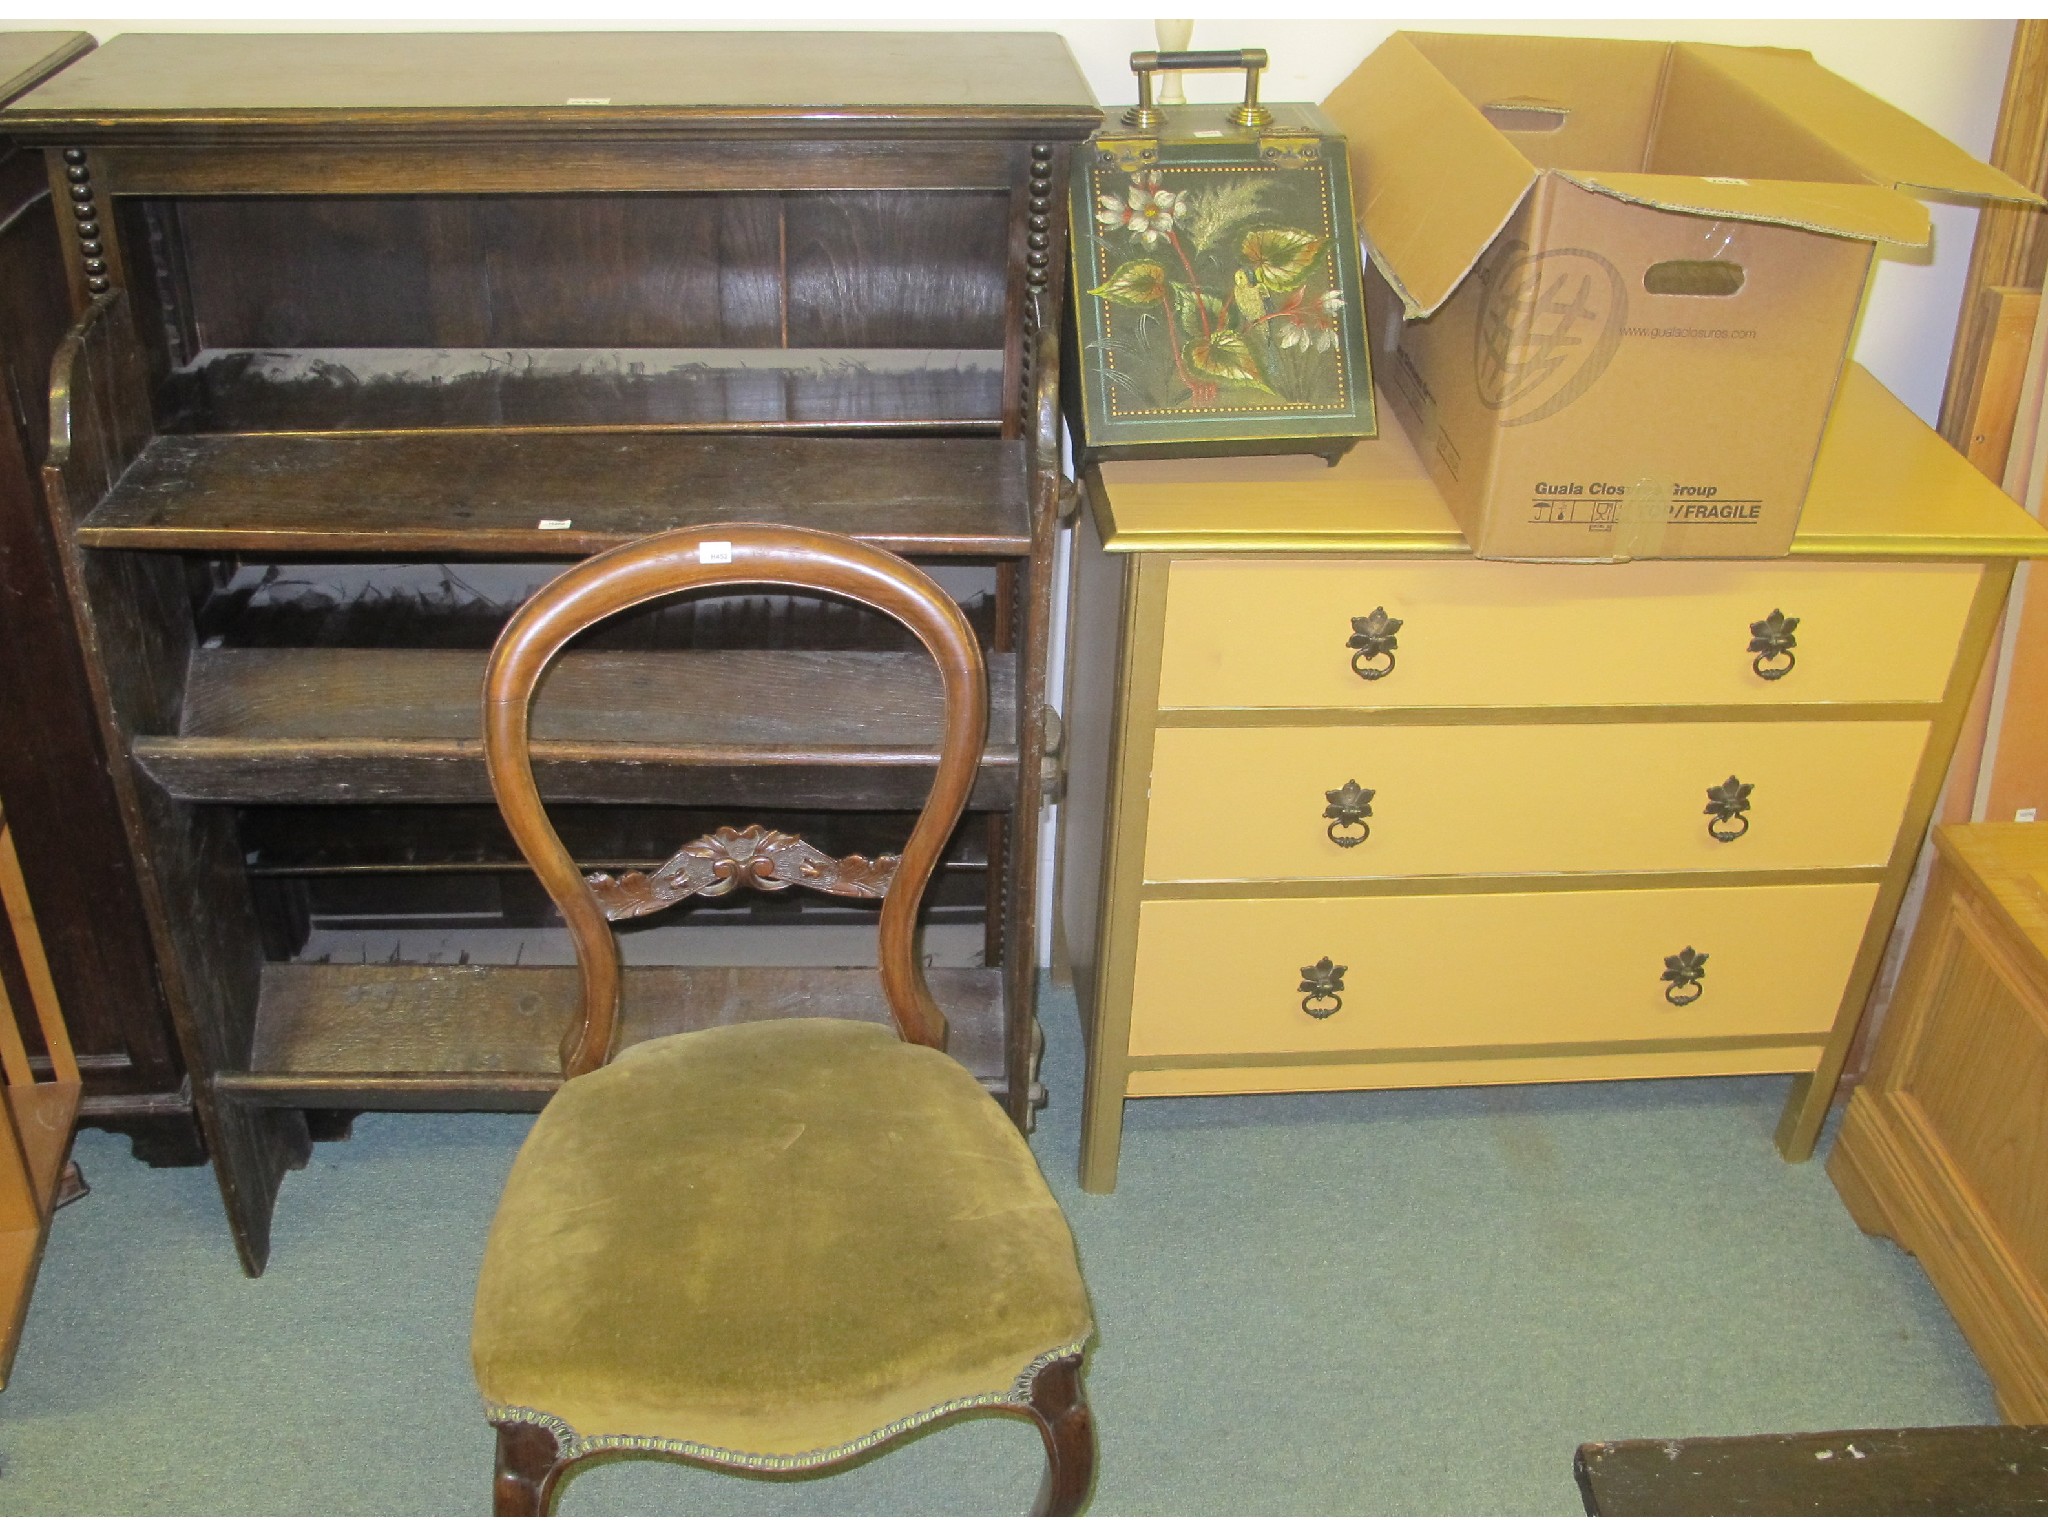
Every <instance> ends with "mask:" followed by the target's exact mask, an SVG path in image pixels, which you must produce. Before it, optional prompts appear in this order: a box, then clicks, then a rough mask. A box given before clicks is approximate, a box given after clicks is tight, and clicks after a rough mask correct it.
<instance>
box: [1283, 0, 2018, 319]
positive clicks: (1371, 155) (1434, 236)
mask: <svg viewBox="0 0 2048 1536" xmlns="http://www.w3.org/2000/svg"><path fill="white" fill-rule="evenodd" d="M1323 109H1324V110H1325V111H1326V112H1327V113H1329V115H1330V116H1331V117H1332V118H1333V119H1334V120H1335V121H1336V123H1337V126H1338V127H1339V128H1340V129H1342V130H1343V132H1344V133H1345V134H1346V136H1347V137H1348V139H1349V142H1350V153H1351V159H1352V170H1353V179H1354V181H1355V183H1356V184H1357V186H1358V188H1359V191H1360V194H1361V196H1360V202H1359V222H1360V225H1361V226H1362V227H1363V228H1364V229H1365V230H1366V231H1367V239H1368V243H1369V245H1370V248H1371V253H1372V257H1373V260H1374V262H1375V263H1376V264H1377V265H1378V266H1379V268H1380V270H1381V272H1382V273H1383V274H1384V275H1385V276H1386V278H1387V280H1388V281H1389V283H1390V284H1391V285H1392V286H1393V288H1394V291H1395V292H1396V293H1397V294H1399V295H1400V297H1401V300H1402V303H1403V306H1404V308H1405V309H1406V311H1407V313H1408V316H1409V318H1411V319H1413V318H1418V317H1420V316H1424V315H1428V314H1430V313H1432V312H1434V311H1435V310H1436V309H1437V308H1438V307H1439V306H1440V305H1441V304H1442V303H1443V302H1444V300H1445V299H1447V298H1449V297H1450V295H1451V293H1452V291H1453V290H1454V289H1456V287H1457V286H1458V284H1459V283H1460V282H1461V281H1462V280H1463V279H1464V277H1465V274H1466V273H1467V272H1469V271H1470V270H1471V269H1472V266H1473V264H1474V263H1475V262H1477V261H1478V260H1479V258H1480V257H1481V256H1482V255H1483V254H1484V253H1485V251H1486V249H1487V247H1488V246H1490V245H1491V244H1492V243H1493V240H1494V237H1495V236H1496V235H1498V234H1499V233H1500V231H1501V229H1502V228H1503V227H1504V226H1505V225H1506V224H1507V222H1508V220H1509V219H1510V218H1512V217H1513V216H1514V213H1515V210H1516V209H1517V208H1519V207H1520V206H1521V204H1522V201H1523V199H1524V198H1526V197H1527V196H1528V195H1529V193H1530V190H1531V189H1532V188H1533V187H1535V185H1536V184H1537V182H1538V181H1539V180H1540V179H1541V178H1542V177H1543V175H1544V174H1546V173H1553V174H1555V175H1557V176H1559V177H1560V178H1561V179H1564V180H1568V181H1571V182H1572V183H1574V184H1575V185H1578V186H1581V187H1584V188H1586V189H1587V190H1588V191H1592V192H1596V193H1599V194H1601V195H1603V196H1607V197H1613V198H1616V199H1618V200H1620V201H1623V202H1629V203H1639V204H1644V205H1647V206H1649V207H1653V208H1659V209H1664V210H1667V211H1671V212H1677V213H1693V214H1702V215H1706V216H1708V217H1713V218H1728V219H1741V220H1747V221H1751V222H1757V223H1767V224H1784V225H1790V226H1793V227H1795V228H1799V229H1809V230H1813V231H1815V232H1816V233H1820V234H1825V235H1836V236H1842V237H1845V238H1848V239H1856V240H1883V241H1888V242H1892V243H1896V244H1901V245H1924V244H1925V243H1926V242H1927V240H1928V238H1929V229H1930V226H1929V220H1928V217H1927V211H1926V209H1925V208H1923V207H1922V206H1921V205H1920V204H1919V203H1918V202H1917V201H1916V200H1915V199H1914V198H1912V197H1909V196H1907V195H1906V194H1905V193H1903V192H1901V191H1899V190H1898V189H1899V188H1901V187H1911V188H1913V189H1915V190H1919V191H1933V192H1942V193H1948V194H1952V195H1956V196H1961V197H1971V198H1996V199H2001V200H2007V201H2013V202H2029V203H2036V204H2038V203H2040V202H2041V199H2040V198H2038V197H2036V196H2035V195H2034V194H2033V193H2032V192H2030V191H2028V190H2027V189H2026V188H2025V187H2023V186H2021V185H2020V184H2019V183H2018V182H2016V181H2014V180H2013V179H2012V178H2011V177H2009V176H2006V175H2004V174H2003V173H2002V172H1999V171H1996V170H1994V169H1992V168H1991V167H1990V166H1987V165H1984V164H1981V163H1980V162H1978V161H1977V160H1975V159H1973V158H1972V157H1971V156H1969V155H1967V154H1965V153H1964V152H1963V151H1962V150H1960V149H1958V148H1957V147H1956V146H1955V145H1953V144H1951V143H1950V142H1949V141H1948V140H1946V139H1944V138H1942V137H1941V135H1939V134H1937V133H1935V132H1934V131H1933V130H1931V129H1929V128H1926V127H1924V126H1922V125H1921V124H1920V123H1917V122H1915V121H1914V120H1913V119H1912V118H1911V117H1909V116H1907V115H1906V114H1905V113H1904V112H1901V111H1899V110H1898V109H1897V108H1896V107H1893V106H1891V105H1889V104H1887V103H1885V102H1882V101H1879V100H1878V99H1877V98H1876V97H1874V96H1871V95H1870V94H1869V93H1867V92H1865V91H1863V90H1861V89H1859V88H1858V87H1856V86H1854V85H1852V84H1850V83H1849V82H1848V81H1846V80H1844V79H1842V78H1841V77H1840V76H1839V75H1835V74H1831V73H1830V72H1829V71H1827V70H1825V69H1823V68H1821V67H1820V65H1818V64H1816V63H1815V62H1814V60H1813V56H1812V55H1811V54H1808V53H1804V52H1799V51H1797V50H1792V49H1783V48H1732V47H1726V46H1722V45H1718V44H1702V43H1651V42H1634V41H1621V40H1613V39H1590V38H1535V37H1483V36H1476V35H1467V34H1457V33H1411V32H1404V33H1396V34H1395V35H1394V36H1393V37H1391V38H1389V39H1388V40H1387V41H1386V42H1385V43H1384V44H1382V45H1381V46H1380V47H1379V48H1378V49H1376V50H1375V51H1374V52H1373V54H1372V56H1371V57H1370V58H1368V59H1367V60H1366V61H1365V62H1364V63H1363V64H1361V65H1360V66H1359V67H1358V68H1357V69H1356V70H1354V71H1353V72H1352V74H1351V75H1350V76H1349V78H1347V79H1346V80H1345V81H1344V83H1343V84H1342V85H1340V86H1338V88H1337V89H1336V90H1335V91H1334V92H1332V93H1331V95H1330V96H1329V98H1328V99H1327V100H1326V101H1324V103H1323Z"/></svg>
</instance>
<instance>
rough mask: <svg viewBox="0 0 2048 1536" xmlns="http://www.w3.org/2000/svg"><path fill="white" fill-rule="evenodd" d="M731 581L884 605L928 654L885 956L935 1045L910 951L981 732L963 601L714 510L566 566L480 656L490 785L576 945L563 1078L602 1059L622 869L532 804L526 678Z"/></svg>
mask: <svg viewBox="0 0 2048 1536" xmlns="http://www.w3.org/2000/svg"><path fill="white" fill-rule="evenodd" d="M740 586H745V587H759V586H773V587H789V588H795V589H798V590H802V591H808V592H814V593H820V594H823V595H826V596H832V597H841V598H847V599H850V600H852V601H854V602H857V603H863V604H866V605H867V606H868V607H871V608H876V609H879V610H880V611H882V612H883V613H886V614H888V615H889V616H890V617H892V618H894V619H896V620H897V621H898V622H900V623H902V624H903V625H904V626H905V627H906V628H908V629H909V630H910V631H911V633H912V634H914V635H916V636H917V638H918V640H919V641H920V642H921V643H922V644H923V646H924V648H925V650H926V651H928V652H929V653H930V654H931V657H932V660H933V661H935V662H936V663H937V664H938V669H939V677H940V680H941V682H942V684H943V686H944V693H945V716H944V722H943V729H942V733H941V737H940V746H939V759H938V768H937V772H936V774H935V775H934V778H933V781H932V787H931V790H930V792H929V794H928V795H927V797H926V799H925V803H924V808H923V810H922V812H921V813H920V814H919V816H918V819H917V823H916V825H915V826H914V827H913V828H912V830H911V834H910V840H909V841H908V842H907V843H905V844H904V847H903V852H902V855H901V858H900V861H898V862H897V863H896V864H895V868H894V872H893V874H891V875H888V877H887V880H886V885H887V889H886V894H884V895H883V897H882V913H881V934H880V948H881V954H880V960H881V982H882V994H883V996H884V997H885V998H886V999H887V1001H888V1005H889V1012H890V1014H891V1016H892V1018H893V1019H894V1021H895V1025H896V1032H897V1034H898V1035H899V1036H901V1037H902V1038H903V1039H905V1040H908V1041H910V1042H912V1043H914V1044H918V1045H929V1046H933V1047H935V1048H939V1049H943V1048H944V1046H945V1041H946V1019H945V1015H944V1014H942V1013H941V1012H940V1011H939V1007H938V1004H937V1003H936V1002H934V1001H933V999H932V995H931V990H930V988H929V987H927V986H926V984H925V979H924V973H923V970H922V968H921V967H920V966H919V965H918V963H917V955H916V949H915V940H916V927H917V909H918V906H919V904H920V903H921V902H922V901H923V898H924V890H925V885H926V882H928V881H929V880H930V878H931V875H932V871H933V870H934V869H935V868H936V867H937V865H938V861H939V855H940V852H941V851H942V850H943V849H944V847H945V845H946V841H947V839H948V838H950V837H951V836H952V833H953V828H954V827H955V825H957V824H958V822H959V820H960V814H961V812H962V811H963V810H964V809H965V808H966V805H967V797H968V792H969V790H970V789H971V788H972V787H973V783H974V776H975V772H976V770H977V769H978V768H979V766H980V762H981V752H982V746H983V744H984V742H985V741H986V739H987V736H988V680H987V676H986V673H985V671H984V668H983V664H982V657H981V647H980V645H979V643H978V642H977V641H976V639H975V636H974V631H973V629H972V628H971V627H970V626H969V624H968V622H967V618H966V615H964V614H963V613H962V612H961V611H960V605H959V604H958V603H956V602H955V601H954V600H953V599H952V597H951V596H950V595H949V594H948V593H947V592H946V591H945V589H944V588H942V587H941V586H939V584H938V583H937V582H935V581H933V580H932V579H931V577H930V576H928V575H926V574H925V573H924V572H923V571H920V570H919V569H918V568H917V567H916V566H914V565H912V564H910V563H909V562H908V561H906V560H903V559H900V558H898V557H897V556H895V555H892V554H889V553H887V552H885V551H882V550H877V549H871V548H869V547H868V546H866V545H864V544H860V543H856V542H855V541H853V540H851V539H845V538H840V537H838V536H836V535H833V534H826V533H820V532H817V531H815V530H812V529H805V528H793V527H783V526H780V525H777V524H772V523H719V524H711V525H707V526H703V527H696V528H688V529H678V530H676V531H674V532H670V533H662V534H656V535H654V536H653V537H651V538H645V539H638V540H635V541H634V542H633V543H630V544H623V545H620V546H619V547H618V548H616V549H613V550H609V551H607V552H605V553H604V554H601V555H596V556H594V557H592V558H591V559H589V560H586V561H584V562H583V563H582V564H580V565H577V566H574V567H572V568H571V569H569V570H567V571H564V572H563V573H562V574H561V575H559V576H557V577H555V578H554V579H553V580H552V581H550V582H548V583H547V584H546V585H545V586H543V587H541V588H540V590H539V591H537V592H535V593H534V594H533V595H532V596H531V597H529V598H528V599H527V600H526V602H525V603H523V604H522V605H521V606H520V608H519V610H518V612H516V613H515V614H513V616H512V618H511V619H510V621H509V622H508V623H507V624H506V626H505V629H504V632H503V633H502V634H500V635H499V637H498V642H497V644H496V645H495V646H494V647H492V650H491V656H490V661H489V663H488V664H487V666H486V667H485V670H484V760H485V763H486V766H487V767H488V769H489V771H490V778H491V790H492V793H493V794H495V795H496V796H497V800H498V808H499V810H500V812H501V813H502V814H503V816H504V818H505V824H506V826H507V827H508V828H510V830H511V832H512V836H513V838H514V840H515V841H517V843H518V844H519V850H520V852H521V853H523V854H524V855H525V856H526V860H527V862H528V863H529V864H530V865H532V867H533V871H534V874H535V875H536V876H538V877H539V880H540V883H541V885H542V887H543V888H544V889H545V890H546V891H547V893H548V895H549V896H550V897H551V898H552V899H553V900H554V903H555V905H556V906H557V907H559V908H560V909H561V912H562V916H563V917H564V919H565V920H566V921H567V923H568V926H569V934H570V938H571V940H572V942H573V943H574V945H575V948H576V965H577V971H578V974H579V976H580V977H581V980H582V994H583V995H582V1003H581V1012H580V1015H579V1016H578V1017H577V1018H576V1019H575V1020H573V1021H572V1022H571V1024H570V1027H569V1030H568V1032H567V1034H565V1035H564V1036H563V1039H562V1072H563V1075H564V1076H565V1077H574V1076H576V1075H578V1074H579V1073H583V1072H588V1071H591V1070H593V1069H595V1068H597V1067H600V1066H603V1065H604V1063H605V1062H606V1061H607V1060H609V1059H610V1057H611V1053H612V1049H613V1045H614V1043H615V1041H616V1037H617V1034H618V1023H619V997H620V962H619V949H618V942H617V940H616V938H615V937H614V936H613V934H612V929H611V917H610V916H608V915H607V911H606V908H605V906H604V904H603V903H602V902H601V901H600V900H599V897H598V895H597V893H596V891H595V890H594V889H593V886H597V885H604V884H607V883H611V884H615V883H616V882H610V881H609V877H606V876H593V877H591V878H590V879H589V880H586V879H585V877H584V875H583V872H582V871H581V870H580V869H579V868H578V867H577V864H576V861H575V860H574V859H573V858H571V857H570V855H569V851H568V849H567V848H565V847H564V846H563V844H562V840H561V838H560V837H559V836H558V835H557V834H556V832H555V829H554V826H553V823H552V822H550V820H549V819H548V815H547V811H546V809H545V808H544V807H543V805H542V803H541V798H540V791H539V788H538V787H537V785H536V784H535V782H534V774H533V758H532V750H531V748H532V742H531V737H530V724H531V714H532V704H533V694H534V690H535V688H536V687H537V686H538V684H539V682H540V680H541V677H542V674H543V673H544V672H545V671H546V670H547V667H548V664H549V663H550V662H551V661H552V660H553V659H554V657H555V656H556V654H557V653H558V652H559V651H560V650H561V649H562V647H563V646H564V645H566V644H567V643H568V642H569V641H570V640H572V639H573V638H575V636H577V635H578V634H580V633H582V632H583V631H584V630H586V629H588V628H589V627H590V626H591V625H593V624H596V623H598V622H599V621H601V620H603V619H605V618H608V617H610V616H611V615H613V614H615V613H619V612H621V611H623V610H625V609H628V608H632V607H635V606H637V605H638V604H641V603H645V602H650V601H652V600H654V599H656V598H663V597H672V596H675V595H678V594H680V593H685V592H690V593H700V592H704V591H708V590H712V589H716V588H720V587H740ZM749 830H750V831H753V830H758V829H749ZM687 851H688V850H687V849H686V850H685V852H687ZM679 857H680V855H679ZM672 862H673V861H672ZM863 862H864V861H863ZM878 863H881V864H884V865H885V864H886V861H878ZM870 867H873V866H870Z"/></svg>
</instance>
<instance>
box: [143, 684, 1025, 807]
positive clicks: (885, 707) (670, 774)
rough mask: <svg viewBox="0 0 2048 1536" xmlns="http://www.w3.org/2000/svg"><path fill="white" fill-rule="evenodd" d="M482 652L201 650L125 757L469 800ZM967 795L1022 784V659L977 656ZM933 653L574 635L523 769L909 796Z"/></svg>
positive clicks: (570, 795) (239, 798)
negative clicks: (639, 642)
mask: <svg viewBox="0 0 2048 1536" xmlns="http://www.w3.org/2000/svg"><path fill="white" fill-rule="evenodd" d="M484 659H485V658H484V653H483V652H481V651H427V650H418V651H398V650H315V649H276V650H259V649H249V650H239V649H229V648H222V649H218V650H200V651H195V652H194V653H193V655H192V664H191V669H190V671H189V673H188V675H187V678H186V685H185V712H184V718H183V720H182V722H181V728H180V731H179V734H178V735H176V736H138V737H136V738H135V756H136V760H137V761H138V762H140V763H141V764H142V765H143V767H144V768H145V769H146V770H147V771H148V773H149V774H150V776H151V777H152V778H154V779H155V780H156V781H157V782H158V783H159V784H161V785H162V786H163V787H164V789H165V790H167V791H168V792H169V793H170V794H172V795H174V796H176V797H178V798H180V799H186V800H210V801H231V802H239V803H245V804H264V803H272V804H278V803H293V802H304V801H318V802H332V803H343V804H346V803H352V802H361V801H383V800H416V801H464V800H469V801H479V800H489V799H490V798H491V793H490V782H489V779H488V778H487V776H486V775H485V772H484V758H483V742H482V740H481V735H482V718H483V705H482V698H483V669H484ZM989 673H990V676H989V695H990V698H989V744H988V747H987V749H986V750H985V751H984V753H983V755H982V769H981V774H980V776H979V777H978V778H977V780H976V781H975V788H974V795H973V799H972V800H971V801H970V804H971V805H973V806H974V807H976V808H978V809H983V810H1001V809H1003V808H1005V807H1007V806H1008V805H1009V804H1011V802H1012V800H1013V798H1014V794H1015V788H1016V772H1017V747H1016V742H1017V731H1016V706H1015V702H1014V700H1015V690H1016V660H1015V658H1014V657H1013V656H1011V655H1009V654H1007V653H999V654H996V655H993V656H991V657H990V658H989ZM940 708H941V697H940V692H939V681H938V669H937V668H936V667H935V666H933V664H932V662H931V660H930V659H929V658H928V657H927V656H925V655H924V653H923V652H921V651H584V652H580V653H571V654H569V655H565V656H563V657H562V658H561V660H560V661H558V662H557V663H556V664H555V667H554V670H553V671H552V672H551V673H550V674H549V675H548V677H547V678H546V679H544V680H543V682H542V684H541V689H540V694H539V697H538V699H537V701H536V703H535V706H534V716H533V727H534V729H533V734H534V752H533V756H534V769H535V776H536V777H537V779H538V780H539V783H540V788H541V792H542V793H543V794H544V795H555V796H559V797H561V798H563V799H568V800H587V801H594V802H617V803H632V802H636V801H657V802H667V803H672V804H679V805H681V804H695V805H761V806H818V807H824V808H837V809H843V810H877V809H898V808H912V809H914V808H915V807H917V806H918V805H920V804H922V803H923V799H924V794H925V791H926V789H927V788H929V786H930V781H931V776H932V772H933V769H934V768H935V767H936V766H937V762H938V752H937V748H936V746H935V745H934V744H935V743H936V742H937V740H938V736H939V715H940Z"/></svg>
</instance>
